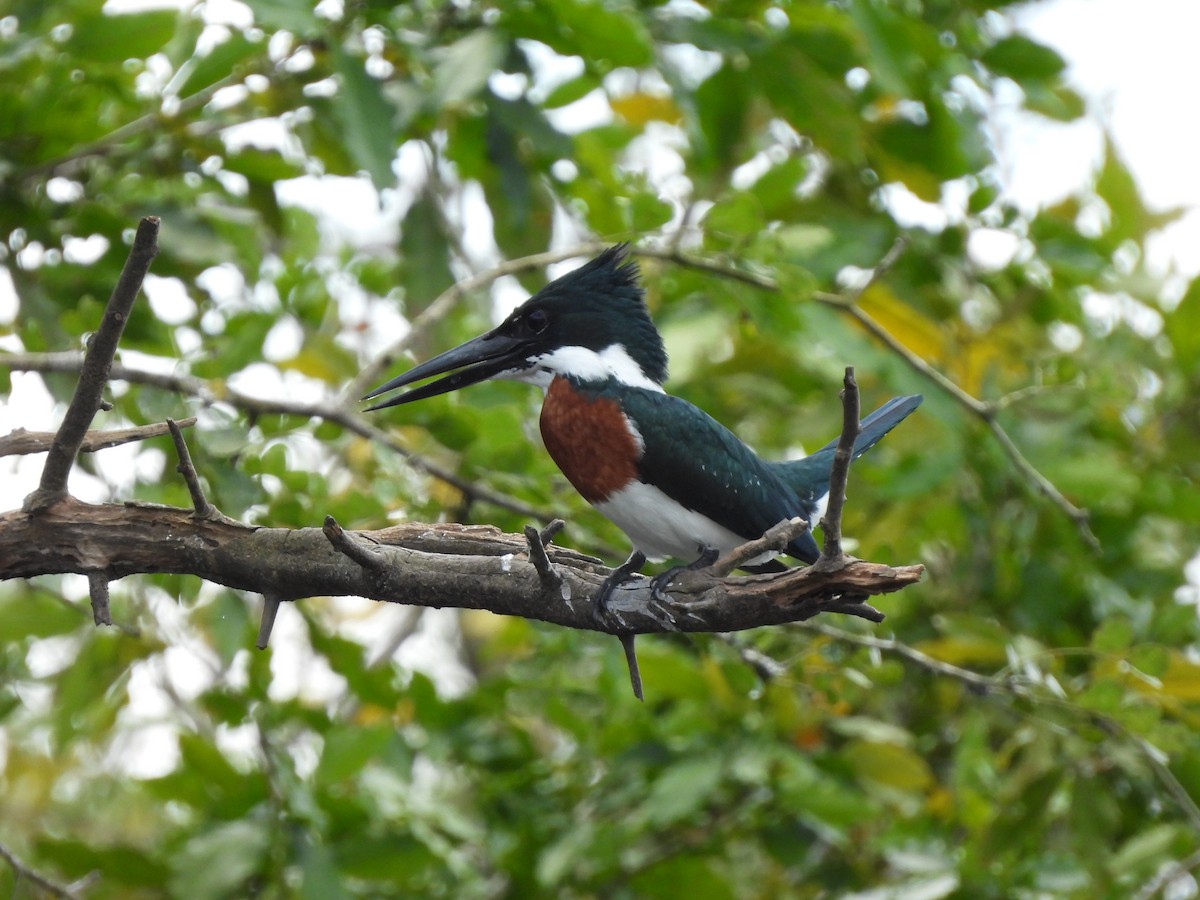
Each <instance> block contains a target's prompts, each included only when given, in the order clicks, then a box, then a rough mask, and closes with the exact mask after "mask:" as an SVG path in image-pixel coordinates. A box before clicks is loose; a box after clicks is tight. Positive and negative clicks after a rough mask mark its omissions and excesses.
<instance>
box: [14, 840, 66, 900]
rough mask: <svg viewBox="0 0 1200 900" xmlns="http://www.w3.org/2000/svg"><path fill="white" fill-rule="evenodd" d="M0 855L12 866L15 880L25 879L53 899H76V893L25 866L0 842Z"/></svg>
mask: <svg viewBox="0 0 1200 900" xmlns="http://www.w3.org/2000/svg"><path fill="white" fill-rule="evenodd" d="M0 857H3V859H4V861H5V862H7V863H8V864H9V865H10V866H12V870H13V872H15V873H16V876H17V877H16V879H15V880H16V881H18V882H19V881H20V880H21V879H25V880H26V881H28V882H29V883H30V884H32V885H34V886H36V887H37V888H39V889H41V890H43V891H45V892H46V893H47V894H48V895H49V896H51V897H54V898H55V900H77V898H78V896H79V895H78V894H76V893H75V892H74V891H72V890H71V889H70V888H68V887H64V886H63V885H61V884H56V883H55V882H53V881H51V880H50V879H49V878H47V877H46V876H45V875H42V874H40V873H39V872H37V871H36V870H34V869H32V868H30V867H29V866H27V865H26V864H25V863H23V862H21V860H20V859H18V858H17V856H16V854H15V853H13V852H12V850H10V849H9V848H8V847H7V846H5V845H4V844H0ZM17 893H20V891H19V890H18V892H17Z"/></svg>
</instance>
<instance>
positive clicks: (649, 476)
mask: <svg viewBox="0 0 1200 900" xmlns="http://www.w3.org/2000/svg"><path fill="white" fill-rule="evenodd" d="M614 399H617V400H618V402H619V403H620V404H621V407H622V409H623V411H624V412H625V414H626V415H627V416H628V417H629V418H630V419H631V420H632V421H633V423H634V425H635V426H636V427H637V429H638V432H639V433H640V434H641V437H642V441H643V442H644V444H645V454H644V455H643V457H642V460H641V462H640V463H639V464H638V470H639V475H640V477H641V479H642V480H643V481H644V482H646V483H648V484H653V485H654V486H655V487H657V488H658V489H659V490H661V491H662V492H663V493H665V494H666V495H667V496H668V497H670V498H671V499H672V500H675V501H676V502H678V503H681V504H683V506H685V507H686V508H688V509H690V510H693V511H695V512H698V513H700V514H701V515H703V516H706V517H707V518H709V519H711V520H712V521H714V522H716V523H718V524H720V525H723V526H724V527H725V528H728V529H729V530H730V531H732V532H734V533H735V534H739V535H741V536H743V537H745V538H746V539H747V540H752V539H754V538H758V537H761V536H762V535H763V533H764V532H765V531H766V530H767V529H768V528H770V527H771V526H773V525H777V524H778V523H779V522H780V521H782V520H783V519H790V518H793V517H795V516H804V517H805V518H808V517H809V516H810V514H811V510H809V509H807V508H806V505H805V504H802V503H801V502H800V500H799V498H797V497H796V495H795V493H794V492H793V491H792V490H791V488H790V487H789V486H788V485H787V484H786V483H785V482H784V481H783V480H781V479H780V478H779V476H778V475H776V474H775V473H774V472H773V471H772V469H771V468H770V467H769V466H768V465H766V464H765V463H764V462H763V461H762V460H761V459H759V458H758V456H757V455H756V454H755V453H754V451H753V450H751V449H750V448H749V447H747V446H746V445H745V444H744V443H742V441H741V440H739V439H738V437H737V436H736V435H735V434H734V433H733V432H731V431H730V430H729V429H728V428H726V427H725V426H724V425H722V424H721V423H719V422H718V421H716V420H715V419H714V418H712V417H711V416H710V415H708V414H707V413H706V412H704V411H703V410H701V409H698V408H697V407H695V406H693V405H692V404H690V403H688V402H687V401H686V400H682V399H680V398H679V397H673V396H671V395H670V394H664V393H660V392H657V391H649V390H642V389H630V388H629V387H622V388H621V389H620V391H619V393H617V394H615V395H614ZM787 552H788V553H789V554H791V555H792V556H795V557H796V558H798V559H802V560H804V561H805V562H812V561H814V560H815V559H816V558H817V545H816V542H815V541H814V540H813V538H812V535H811V534H809V533H808V532H805V533H804V534H802V535H801V536H800V537H799V538H797V539H796V540H794V541H793V542H792V544H791V545H789V547H788V551H787Z"/></svg>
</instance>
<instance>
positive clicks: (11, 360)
mask: <svg viewBox="0 0 1200 900" xmlns="http://www.w3.org/2000/svg"><path fill="white" fill-rule="evenodd" d="M82 361H83V356H82V355H81V354H79V353H77V352H74V351H60V352H57V353H0V365H3V366H7V367H8V368H9V369H10V370H12V371H14V372H66V373H71V372H78V371H79V368H80V365H81V364H82ZM109 378H110V380H112V381H127V382H129V383H130V384H142V385H147V386H149V387H156V388H160V389H162V390H164V391H171V392H173V393H176V394H181V395H183V396H187V397H194V398H196V399H197V400H199V401H200V402H201V403H203V404H204V405H205V406H210V405H213V404H216V403H227V404H229V405H230V406H232V407H233V408H234V409H237V410H240V411H241V412H243V413H246V414H247V415H250V416H266V415H278V416H295V417H297V418H302V419H322V420H324V421H326V422H332V423H333V424H335V425H340V426H341V427H342V428H345V429H346V430H347V431H351V432H353V433H355V434H357V435H359V436H360V437H365V438H367V439H368V440H371V441H375V442H377V443H380V444H383V445H384V446H386V447H388V448H389V449H390V450H392V451H393V452H395V453H397V454H399V455H400V456H402V457H403V458H404V459H405V460H406V461H407V462H408V464H409V465H411V466H412V467H413V468H414V469H418V470H419V471H422V472H424V473H425V474H427V475H430V476H432V477H433V478H436V479H438V480H439V481H442V482H445V483H446V484H449V485H450V486H452V487H454V488H455V489H457V490H459V491H461V492H462V493H463V496H465V497H466V498H468V500H470V501H476V500H478V501H482V502H484V503H490V504H491V505H493V506H498V507H500V508H501V509H507V510H509V511H510V512H514V513H516V514H517V515H520V516H525V517H527V518H530V519H537V520H540V521H545V520H547V519H549V518H551V515H550V514H549V513H548V512H546V511H545V510H539V509H536V508H534V507H532V506H530V505H529V504H528V503H523V502H522V501H520V500H517V499H516V498H515V497H510V496H508V495H507V494H504V493H501V492H500V491H495V490H492V489H491V488H489V487H487V486H485V485H482V484H477V483H475V482H473V481H469V480H467V479H465V478H461V477H460V476H458V475H456V474H455V473H454V472H451V471H450V470H449V469H446V468H443V467H442V466H439V465H438V464H437V463H434V462H431V461H430V460H427V459H425V458H424V457H423V456H420V455H419V454H416V453H414V452H413V451H411V450H409V449H408V448H407V447H405V446H404V445H403V444H401V443H400V442H399V441H397V440H396V439H395V438H393V437H392V436H391V435H389V434H388V433H387V432H386V431H383V430H382V429H380V428H377V427H375V426H374V425H372V424H371V423H370V422H369V421H367V419H366V417H365V416H363V415H362V414H361V413H359V412H357V411H355V410H352V409H348V408H346V407H344V406H340V405H338V404H337V403H336V402H335V401H332V400H324V401H317V402H304V401H300V400H286V399H271V398H261V397H254V396H252V395H250V394H246V393H243V392H241V391H237V390H234V389H232V388H229V387H227V386H225V385H223V384H218V383H213V384H210V383H209V382H207V381H204V380H203V379H201V378H196V377H195V376H193V375H185V374H179V373H170V374H164V373H161V372H148V371H146V370H144V369H136V368H133V367H131V366H125V365H121V364H120V363H117V364H114V365H113V366H112V369H111V371H110V373H109Z"/></svg>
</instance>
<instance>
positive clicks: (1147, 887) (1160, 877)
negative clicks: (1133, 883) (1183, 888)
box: [1132, 850, 1200, 900]
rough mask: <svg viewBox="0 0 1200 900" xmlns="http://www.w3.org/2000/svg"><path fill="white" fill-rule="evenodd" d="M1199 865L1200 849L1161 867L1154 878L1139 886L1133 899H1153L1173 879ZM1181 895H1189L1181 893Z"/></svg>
mask: <svg viewBox="0 0 1200 900" xmlns="http://www.w3.org/2000/svg"><path fill="white" fill-rule="evenodd" d="M1198 867H1200V850H1196V851H1194V852H1193V853H1192V854H1191V856H1187V857H1185V858H1184V859H1181V860H1179V861H1178V862H1174V863H1171V864H1170V865H1169V866H1164V867H1163V868H1161V869H1159V870H1158V872H1157V873H1156V874H1155V876H1154V877H1153V878H1151V879H1150V880H1149V881H1147V882H1146V883H1145V884H1143V885H1142V886H1141V887H1140V888H1138V892H1137V893H1136V894H1134V895H1133V897H1132V900H1152V898H1153V897H1154V895H1155V894H1157V893H1158V892H1159V891H1161V890H1162V889H1163V888H1165V887H1166V886H1167V885H1168V884H1170V883H1171V882H1172V881H1174V880H1175V879H1177V878H1182V877H1183V876H1184V875H1187V874H1188V873H1189V872H1191V871H1192V869H1195V868H1198ZM1193 889H1194V888H1193ZM1181 896H1187V895H1186V894H1181Z"/></svg>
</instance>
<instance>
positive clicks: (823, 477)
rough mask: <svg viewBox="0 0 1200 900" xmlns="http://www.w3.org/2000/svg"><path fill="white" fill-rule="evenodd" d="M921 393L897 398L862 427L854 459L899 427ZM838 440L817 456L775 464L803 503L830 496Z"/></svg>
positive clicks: (873, 414) (816, 454) (917, 404)
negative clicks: (830, 480)
mask: <svg viewBox="0 0 1200 900" xmlns="http://www.w3.org/2000/svg"><path fill="white" fill-rule="evenodd" d="M921 400H922V397H921V395H920V394H911V395H909V396H907V397H893V398H892V399H891V400H889V401H888V402H887V403H885V404H883V406H881V407H879V409H877V410H875V412H873V413H871V414H870V415H869V416H867V417H866V418H865V419H863V420H862V422H861V423H860V425H859V432H858V437H857V438H855V440H854V459H858V458H859V457H860V456H862V455H863V454H864V453H866V452H867V451H868V450H870V449H871V448H872V447H874V446H875V445H876V444H877V443H879V439H880V438H882V437H883V436H884V435H885V434H887V433H888V432H889V431H891V430H892V429H893V428H895V427H896V426H897V425H899V424H900V423H901V422H902V421H904V419H905V418H906V417H907V416H908V415H909V413H911V412H912V411H913V410H914V409H916V408H917V407H918V406H920V405H921ZM837 444H838V442H837V438H834V439H833V440H832V441H830V442H829V443H828V444H826V445H825V446H824V447H822V448H821V449H820V450H818V451H817V452H816V453H813V454H811V455H810V456H806V457H804V459H797V460H792V461H791V462H777V463H772V464H771V467H772V468H773V469H774V470H775V474H776V475H778V476H779V477H780V478H782V479H783V481H784V482H785V483H786V484H787V485H788V486H789V487H791V488H792V490H794V491H795V492H796V494H797V495H798V496H799V497H800V499H801V500H803V501H806V502H809V503H813V504H816V503H819V502H820V501H821V499H822V498H823V497H824V496H825V495H826V494H827V493H829V473H830V471H832V469H833V454H834V452H835V451H836V450H837Z"/></svg>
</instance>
